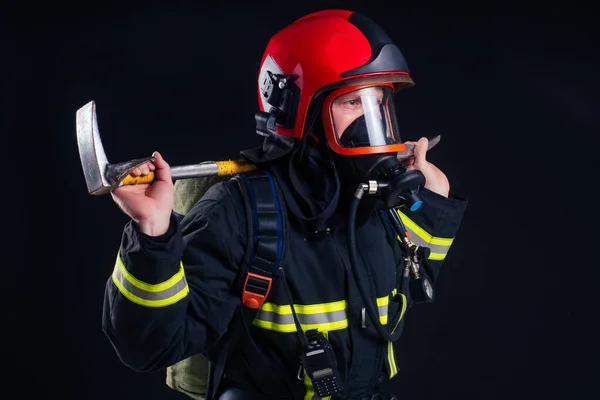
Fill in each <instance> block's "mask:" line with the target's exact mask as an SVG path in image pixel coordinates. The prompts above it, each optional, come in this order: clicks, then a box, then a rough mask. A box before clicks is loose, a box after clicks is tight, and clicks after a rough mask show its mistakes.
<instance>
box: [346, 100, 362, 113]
mask: <svg viewBox="0 0 600 400" xmlns="http://www.w3.org/2000/svg"><path fill="white" fill-rule="evenodd" d="M342 104H343V106H344V108H347V109H349V110H358V109H359V108H360V107H361V102H360V100H358V99H353V100H348V101H345V102H344V103H342Z"/></svg>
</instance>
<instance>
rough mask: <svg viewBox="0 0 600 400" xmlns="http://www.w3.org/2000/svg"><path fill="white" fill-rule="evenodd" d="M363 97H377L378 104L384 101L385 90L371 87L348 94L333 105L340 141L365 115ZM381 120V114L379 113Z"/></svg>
mask: <svg viewBox="0 0 600 400" xmlns="http://www.w3.org/2000/svg"><path fill="white" fill-rule="evenodd" d="M362 96H369V97H370V98H373V97H376V99H377V101H378V104H379V105H381V102H382V100H383V90H382V89H381V88H380V87H369V88H365V89H361V90H356V91H354V92H350V93H346V94H343V95H341V96H340V97H338V98H336V99H335V100H334V101H333V102H332V103H331V114H332V117H333V122H334V126H335V132H336V135H337V138H338V140H339V139H340V137H341V136H342V135H343V134H344V131H345V130H346V128H348V126H349V125H350V124H351V123H352V122H354V120H356V119H357V118H359V117H361V116H363V115H364V113H365V112H364V109H363V98H361V97H362ZM379 118H380V119H381V113H379Z"/></svg>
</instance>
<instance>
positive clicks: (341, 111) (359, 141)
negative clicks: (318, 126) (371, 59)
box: [323, 85, 405, 155]
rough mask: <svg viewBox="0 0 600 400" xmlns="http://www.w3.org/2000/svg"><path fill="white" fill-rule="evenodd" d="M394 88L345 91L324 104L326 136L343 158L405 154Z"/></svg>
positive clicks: (334, 94)
mask: <svg viewBox="0 0 600 400" xmlns="http://www.w3.org/2000/svg"><path fill="white" fill-rule="evenodd" d="M393 94H394V90H393V86H392V85H389V86H388V85H381V86H366V87H359V88H356V87H355V88H342V89H338V90H335V91H334V92H332V93H331V94H330V95H329V96H327V98H326V99H325V101H324V104H323V116H324V119H323V121H324V126H325V133H326V136H327V141H328V143H329V145H330V147H331V148H332V149H333V150H334V151H335V152H336V153H339V154H342V155H359V154H378V153H397V152H401V151H404V148H405V146H404V145H403V144H402V140H401V138H400V134H399V132H398V126H397V124H396V114H395V109H394V101H393Z"/></svg>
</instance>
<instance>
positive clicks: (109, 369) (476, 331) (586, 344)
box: [0, 1, 599, 400]
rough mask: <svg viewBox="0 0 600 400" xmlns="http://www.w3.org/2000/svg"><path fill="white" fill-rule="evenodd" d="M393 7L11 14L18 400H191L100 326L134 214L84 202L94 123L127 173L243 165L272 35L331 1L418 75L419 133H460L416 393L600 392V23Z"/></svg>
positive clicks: (10, 249) (416, 332) (412, 333)
mask: <svg viewBox="0 0 600 400" xmlns="http://www.w3.org/2000/svg"><path fill="white" fill-rule="evenodd" d="M386 3H387V2H380V1H369V2H364V3H358V2H352V3H347V2H303V3H298V4H291V3H290V4H283V3H266V2H264V3H261V5H260V6H256V5H248V4H234V3H232V2H229V3H222V4H219V5H217V4H216V3H215V4H212V5H199V4H194V3H180V5H174V4H170V5H167V3H166V2H165V4H163V5H159V4H158V3H140V4H139V5H138V6H137V7H133V6H132V7H123V6H120V7H117V6H113V5H110V4H83V3H78V4H73V5H71V6H69V7H61V8H59V7H58V6H56V7H54V8H53V7H50V6H47V7H46V8H37V9H35V8H30V9H27V8H26V7H24V6H20V7H19V8H18V9H17V8H8V7H7V8H5V9H3V10H2V12H0V38H1V39H0V44H1V45H2V52H1V56H0V57H1V58H2V62H1V68H2V78H1V79H2V80H1V82H2V87H1V89H2V94H1V97H0V100H1V101H2V108H1V112H2V114H1V115H2V118H1V119H0V124H1V125H0V127H1V133H2V140H3V146H2V153H3V156H4V157H3V160H4V163H3V172H4V175H5V180H4V184H3V185H2V190H3V196H2V197H3V199H4V200H5V203H4V204H6V205H7V206H6V209H5V210H4V212H5V215H6V218H4V222H5V235H4V237H5V239H4V240H3V244H4V245H3V247H4V251H3V255H4V260H5V262H4V263H3V264H4V268H3V271H4V275H3V276H4V278H3V279H2V280H1V282H2V294H3V296H2V297H3V300H4V301H3V306H4V307H3V318H2V331H3V338H4V340H3V346H2V357H3V364H4V366H5V371H8V374H6V373H4V374H3V375H2V378H0V379H1V380H2V382H3V384H2V388H0V390H1V391H2V392H1V393H2V394H1V395H0V397H3V398H11V397H12V396H15V397H17V398H36V399H37V398H46V397H56V398H61V399H105V398H112V399H128V400H134V399H149V398H152V399H183V398H184V397H183V396H182V395H179V394H178V393H175V392H173V391H172V390H170V389H168V388H167V387H166V385H165V383H164V373H162V372H158V373H152V374H140V373H135V372H133V371H131V370H129V369H128V368H127V367H125V366H124V365H123V364H121V363H120V361H119V359H118V357H117V355H116V354H115V352H114V351H113V349H112V347H111V346H110V343H109V342H108V341H107V339H106V338H105V336H104V335H103V333H102V332H101V311H102V297H103V291H104V285H105V282H106V279H107V278H108V277H109V276H110V273H111V271H112V267H113V265H114V259H115V256H116V250H117V247H118V244H119V241H120V233H121V228H122V227H123V225H124V223H125V222H126V218H125V216H124V215H123V214H121V213H120V211H119V210H118V209H117V207H116V206H115V205H114V204H113V203H112V200H111V199H110V197H109V196H99V197H95V196H90V195H88V194H87V192H86V188H85V181H84V178H83V174H82V170H81V164H80V161H79V155H78V151H77V144H76V140H75V112H76V110H77V109H78V108H79V107H81V106H82V105H84V104H85V103H87V102H88V101H90V100H94V101H96V103H97V110H98V122H99V128H100V132H101V135H102V140H103V143H104V147H105V150H106V153H107V156H108V158H109V161H111V162H118V161H125V160H128V159H132V158H138V157H145V156H148V155H150V154H151V152H152V151H153V150H159V151H161V152H162V154H163V155H164V156H165V158H166V159H167V160H168V161H169V162H170V163H171V164H172V165H178V164H187V163H195V162H200V161H206V160H221V159H227V158H234V157H237V155H238V152H239V150H241V149H244V148H248V147H253V146H257V145H259V144H260V143H261V138H260V137H259V136H257V135H256V134H255V133H254V120H253V115H254V111H255V110H256V93H255V81H256V74H257V70H258V64H259V62H260V57H261V55H262V52H263V50H264V47H265V45H266V44H267V41H268V39H269V37H270V36H271V35H272V34H273V33H275V32H276V31H277V30H278V29H280V28H282V27H284V26H285V25H287V24H288V23H290V22H291V21H293V20H294V19H296V18H298V17H300V16H302V15H304V14H306V13H308V12H311V11H315V10H318V9H323V8H333V7H336V8H337V7H339V8H349V9H354V10H356V11H359V12H363V13H365V14H366V15H368V16H370V17H372V18H373V19H375V20H376V21H377V22H379V23H380V24H381V25H382V26H383V27H384V29H385V30H386V31H387V32H388V34H389V35H390V36H391V37H392V38H393V39H394V40H395V41H396V42H397V44H398V45H399V46H400V48H401V49H402V51H403V53H404V55H405V57H406V58H407V60H408V63H409V66H410V68H411V71H412V74H413V77H414V79H415V81H416V86H415V87H414V88H412V89H410V90H408V91H406V92H404V93H401V94H400V95H399V96H398V99H397V104H398V107H397V108H398V119H399V123H400V126H401V127H402V129H403V135H404V138H405V139H406V140H416V139H418V138H419V137H420V136H433V135H434V134H441V135H442V140H441V143H440V144H439V145H438V146H437V147H436V148H435V149H433V150H432V151H431V152H430V154H429V159H430V161H432V162H433V163H434V164H436V165H437V166H439V167H440V168H441V169H442V170H443V171H444V172H445V173H446V174H447V176H448V178H449V180H450V183H451V187H452V190H453V191H454V192H456V193H458V194H460V195H462V196H464V197H467V198H468V199H469V200H470V204H469V207H468V210H467V214H466V216H465V219H464V221H463V224H462V227H461V230H460V232H459V234H458V237H457V238H456V241H455V244H454V246H453V248H452V250H451V251H450V254H449V256H448V258H447V261H446V263H445V265H444V270H443V272H442V274H441V278H440V281H439V284H438V286H437V298H436V301H435V303H433V304H430V305H423V306H421V307H417V308H415V309H413V310H412V311H411V312H410V314H409V315H408V316H407V318H408V320H409V323H408V325H407V329H406V334H405V335H404V336H403V338H402V339H401V353H402V356H403V362H402V365H401V371H400V374H399V376H398V378H397V379H395V380H394V382H393V386H394V388H395V390H396V392H397V393H398V395H399V398H401V399H420V400H423V399H454V398H461V399H463V400H465V399H496V398H498V399H500V398H506V397H509V398H512V399H529V398H536V399H537V398H544V399H571V398H576V397H577V396H581V395H582V394H583V393H586V392H587V391H588V390H591V389H592V387H593V386H592V385H593V378H594V377H595V375H596V374H595V373H596V372H597V368H596V365H595V363H594V360H595V358H596V356H597V349H596V346H595V338H596V337H598V336H597V333H598V332H597V330H596V328H595V326H596V323H595V321H594V319H595V316H596V315H597V313H596V312H595V310H596V303H597V302H596V298H597V294H596V293H595V279H596V278H597V275H598V274H597V272H596V267H594V265H596V264H597V262H595V261H594V246H592V240H591V238H592V237H593V236H592V234H591V233H590V231H592V232H593V231H594V215H595V211H594V210H595V206H594V204H593V198H594V195H593V194H592V193H593V190H591V189H593V187H594V180H593V179H590V178H589V177H588V176H589V174H590V172H593V171H594V161H595V154H594V152H593V151H592V150H593V149H594V146H593V144H594V143H595V141H594V135H592V134H593V133H595V132H597V131H598V111H597V110H598V102H597V100H595V98H596V93H597V92H598V89H599V84H598V79H597V77H596V71H597V70H598V66H599V64H598V61H599V60H598V55H597V52H596V50H597V47H598V44H597V38H596V37H595V32H594V21H595V17H594V16H593V13H592V12H589V11H587V10H585V9H576V8H573V9H566V8H564V7H562V6H559V5H554V6H551V7H549V6H547V7H545V8H539V9H535V8H528V9H523V8H514V9H512V11H513V12H512V13H511V14H509V13H508V12H507V10H506V8H500V7H495V6H493V5H491V4H489V10H488V9H484V8H478V9H473V8H470V7H468V6H467V5H465V6H459V5H457V4H454V5H453V6H452V7H451V8H450V7H447V8H441V7H434V6H433V4H424V3H416V2H415V3H414V4H411V3H401V2H394V3H393V5H392V4H386ZM7 156H8V157H7ZM587 199H589V200H587ZM19 392H20V393H21V394H20V395H18V396H17V395H9V394H8V393H19Z"/></svg>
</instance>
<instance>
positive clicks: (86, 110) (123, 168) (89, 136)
mask: <svg viewBox="0 0 600 400" xmlns="http://www.w3.org/2000/svg"><path fill="white" fill-rule="evenodd" d="M76 130H77V145H78V147H79V156H80V158H81V166H82V167H83V174H84V176H85V183H86V184H87V189H88V193H89V194H92V195H101V194H106V193H109V192H110V191H111V190H112V189H113V188H116V187H118V186H121V185H136V184H140V183H152V182H153V181H154V179H155V176H154V172H153V171H150V173H149V174H148V175H145V176H132V175H130V173H131V171H132V170H133V169H134V168H135V167H138V166H140V165H142V164H144V163H146V162H148V161H151V160H152V159H153V157H146V158H137V159H133V160H129V161H124V162H120V163H116V164H112V163H109V162H108V159H107V158H106V154H105V153H104V148H103V147H102V141H101V140H100V131H99V129H98V119H97V117H96V103H95V102H94V101H90V102H89V103H87V104H86V105H84V106H83V107H81V108H80V109H79V110H77V115H76ZM439 141H440V135H437V136H434V137H433V138H431V139H429V146H428V148H427V149H428V150H429V149H431V148H432V147H433V146H435V145H436V144H437V143H438V142H439ZM413 155H414V145H412V144H406V149H405V150H404V151H403V152H400V153H398V159H400V160H402V159H405V158H408V157H411V156H413ZM256 168H257V167H256V165H255V164H252V163H250V162H248V161H246V160H227V161H204V162H201V163H198V164H189V165H181V166H173V167H171V178H172V179H173V180H179V179H188V178H197V177H202V176H215V175H219V176H223V175H235V174H239V173H243V172H248V171H252V170H255V169H256Z"/></svg>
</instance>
